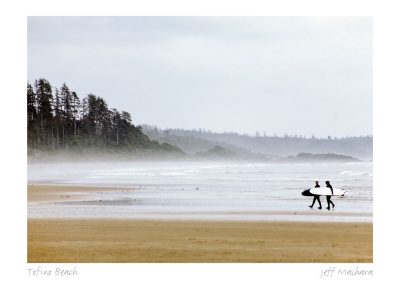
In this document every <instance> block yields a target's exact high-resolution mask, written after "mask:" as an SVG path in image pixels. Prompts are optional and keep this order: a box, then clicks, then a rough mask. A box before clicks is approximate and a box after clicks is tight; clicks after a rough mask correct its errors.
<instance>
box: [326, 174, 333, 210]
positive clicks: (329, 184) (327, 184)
mask: <svg viewBox="0 0 400 289" xmlns="http://www.w3.org/2000/svg"><path fill="white" fill-rule="evenodd" d="M325 184H326V187H327V188H330V189H331V192H332V195H333V188H332V185H331V183H330V182H329V181H326V182H325ZM331 197H332V196H326V201H327V202H328V207H327V209H328V210H330V209H331V204H332V209H333V208H334V207H335V204H334V203H333V202H332V201H331Z"/></svg>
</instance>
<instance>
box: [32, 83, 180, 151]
mask: <svg viewBox="0 0 400 289" xmlns="http://www.w3.org/2000/svg"><path fill="white" fill-rule="evenodd" d="M27 113H28V115H27V122H28V123H27V126H28V149H29V150H51V151H59V150H69V149H73V148H90V147H101V148H109V147H125V148H132V149H141V148H145V149H156V150H158V149H161V150H166V151H180V150H179V148H177V147H175V146H172V145H169V144H167V143H163V144H160V143H159V142H158V141H155V140H150V138H149V137H148V136H146V135H145V134H144V133H143V132H142V127H141V126H135V125H134V124H133V123H132V117H131V115H130V114H129V113H128V112H126V111H118V110H117V109H115V108H109V107H108V104H107V102H106V101H105V100H104V99H103V98H102V97H99V96H96V95H94V94H92V93H90V94H88V95H87V96H85V97H84V98H82V99H80V98H79V97H78V95H77V93H76V92H75V91H73V90H71V89H70V88H69V87H68V86H67V85H66V84H65V83H64V84H63V85H62V86H61V87H60V88H57V87H54V88H53V87H52V85H51V84H50V82H49V81H47V80H46V79H44V78H40V79H37V80H35V81H34V83H33V85H32V84H30V83H29V82H28V85H27Z"/></svg>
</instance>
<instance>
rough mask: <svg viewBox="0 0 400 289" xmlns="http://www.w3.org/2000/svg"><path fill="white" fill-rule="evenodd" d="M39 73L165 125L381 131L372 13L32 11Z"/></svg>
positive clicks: (32, 67) (31, 69)
mask: <svg viewBox="0 0 400 289" xmlns="http://www.w3.org/2000/svg"><path fill="white" fill-rule="evenodd" d="M39 77H45V78H47V79H48V80H49V81H50V82H51V83H52V84H53V85H56V86H58V87H59V86H61V84H62V83H63V82H66V83H67V84H68V85H69V86H70V88H71V89H73V90H75V91H76V92H77V93H78V95H79V96H80V97H83V96H84V95H85V94H87V93H95V94H96V95H98V96H101V97H104V98H105V99H106V100H107V102H108V103H109V104H110V106H111V107H115V108H117V109H120V110H126V111H129V112H130V113H131V114H132V116H133V120H134V122H135V123H146V124H154V125H158V126H160V127H163V128H166V127H173V128H205V129H210V130H214V131H237V132H248V133H254V132H256V131H259V132H266V133H267V134H274V133H277V134H278V135H283V134H285V133H288V134H301V135H307V136H311V135H313V134H314V135H316V136H323V137H324V136H327V135H332V136H346V135H366V134H372V18H370V17H334V18H332V17H320V18H319V17H317V18H316V17H29V18H28V80H29V81H30V82H32V81H33V80H34V79H36V78H39Z"/></svg>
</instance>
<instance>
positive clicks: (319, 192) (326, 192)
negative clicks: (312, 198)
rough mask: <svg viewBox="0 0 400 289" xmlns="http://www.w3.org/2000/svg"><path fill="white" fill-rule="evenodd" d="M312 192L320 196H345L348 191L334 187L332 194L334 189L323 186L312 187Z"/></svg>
mask: <svg viewBox="0 0 400 289" xmlns="http://www.w3.org/2000/svg"><path fill="white" fill-rule="evenodd" d="M310 193H311V194H313V195H319V196H344V194H345V193H346V191H345V190H342V189H337V188H333V195H332V191H331V189H330V188H327V187H321V188H312V189H311V190H310Z"/></svg>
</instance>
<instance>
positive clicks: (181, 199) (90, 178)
mask: <svg viewBox="0 0 400 289" xmlns="http://www.w3.org/2000/svg"><path fill="white" fill-rule="evenodd" d="M372 176H373V175H372V163H370V162H361V163H296V164H271V163H251V162H185V161H181V162H168V161H165V162H121V163H101V162H97V163H81V164H79V166H77V165H76V164H62V165H61V164H35V165H30V166H29V171H28V182H34V183H40V182H45V183H49V182H50V183H55V184H65V183H67V184H84V185H101V186H122V187H125V188H126V189H125V190H124V189H122V190H118V191H115V192H111V193H100V192H98V193H96V192H94V193H92V194H88V193H86V194H85V193H82V198H80V199H79V200H72V201H71V200H68V199H63V200H61V201H58V202H52V203H51V204H48V203H40V202H39V203H35V204H31V205H30V206H29V208H28V215H29V217H36V218H37V217H92V218H96V217H113V218H136V219H154V218H156V219H158V218H161V219H164V218H166V219H168V218H169V219H222V220H294V221H312V220H313V221H318V220H319V221H372V200H373V197H372ZM315 180H320V181H321V185H323V182H324V181H325V180H330V181H331V183H332V185H333V186H334V187H338V188H343V189H346V190H347V191H348V193H347V195H346V196H345V197H334V198H333V201H334V202H335V204H336V207H335V210H334V211H327V210H326V209H325V206H326V200H325V198H324V197H321V201H322V203H323V207H324V210H322V211H320V210H317V209H314V210H311V209H310V208H308V206H309V205H310V203H311V201H312V198H310V197H303V196H301V192H302V191H303V190H305V189H308V188H310V187H313V186H314V182H315ZM132 188H134V189H132ZM75 194H76V193H75ZM78 195H79V193H78Z"/></svg>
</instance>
